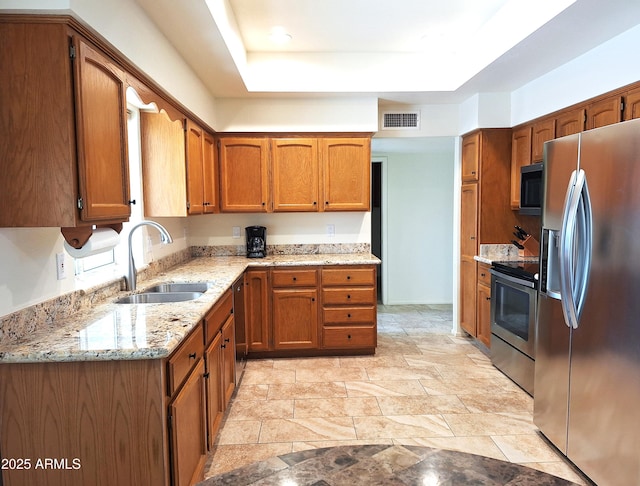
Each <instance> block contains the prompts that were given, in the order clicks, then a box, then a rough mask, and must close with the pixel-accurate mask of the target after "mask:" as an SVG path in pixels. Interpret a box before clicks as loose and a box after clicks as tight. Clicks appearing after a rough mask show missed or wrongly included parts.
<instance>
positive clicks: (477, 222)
mask: <svg viewBox="0 0 640 486" xmlns="http://www.w3.org/2000/svg"><path fill="white" fill-rule="evenodd" d="M510 175H511V129H508V128H492V129H481V130H476V131H474V132H471V133H469V134H467V135H465V136H464V137H463V138H462V181H461V182H462V187H461V201H460V202H461V206H460V327H462V329H463V330H464V331H466V332H467V333H469V334H470V335H471V336H473V337H476V338H478V340H480V341H481V342H483V343H484V344H485V345H487V346H489V344H490V329H487V326H478V325H477V321H478V318H477V317H478V315H479V312H480V310H479V307H481V308H482V309H486V302H479V299H478V262H476V261H475V260H474V256H475V255H478V254H479V251H480V244H483V243H505V242H508V241H510V240H512V239H513V237H512V235H511V233H512V232H513V227H514V225H516V224H518V220H517V215H516V213H515V212H513V211H512V210H511V198H510V185H509V179H510ZM485 294H486V292H485ZM485 294H482V297H483V298H485V299H486V297H487V296H486V295H485ZM480 304H485V305H482V306H480Z"/></svg>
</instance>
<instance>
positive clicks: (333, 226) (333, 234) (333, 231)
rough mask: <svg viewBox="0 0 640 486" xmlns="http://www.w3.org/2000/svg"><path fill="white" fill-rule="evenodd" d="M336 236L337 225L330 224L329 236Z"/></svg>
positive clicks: (328, 228) (328, 227)
mask: <svg viewBox="0 0 640 486" xmlns="http://www.w3.org/2000/svg"><path fill="white" fill-rule="evenodd" d="M335 235H336V225H335V224H328V225H327V236H328V237H329V238H333V237H334V236H335Z"/></svg>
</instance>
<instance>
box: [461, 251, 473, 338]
mask: <svg viewBox="0 0 640 486" xmlns="http://www.w3.org/2000/svg"><path fill="white" fill-rule="evenodd" d="M476 265H477V262H476V261H475V260H474V259H473V258H468V257H463V258H461V260H460V327H461V328H462V329H463V330H464V331H466V332H467V333H469V334H470V335H471V336H473V337H476V336H477V331H476V297H477V296H476V286H477V278H476V275H477V274H476V271H477V270H476Z"/></svg>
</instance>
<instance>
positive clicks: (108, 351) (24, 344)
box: [0, 253, 380, 363]
mask: <svg viewBox="0 0 640 486" xmlns="http://www.w3.org/2000/svg"><path fill="white" fill-rule="evenodd" d="M378 263H380V260H379V259H378V258H377V257H375V256H373V255H371V254H368V253H367V254H360V253H357V254H354V253H350V254H308V255H274V256H268V257H266V258H261V259H247V258H245V257H199V258H195V259H193V260H190V261H188V262H187V263H184V264H181V265H178V266H176V267H173V268H172V269H170V270H169V271H167V272H164V273H162V274H160V275H158V276H156V277H155V278H153V279H150V280H146V281H144V282H139V284H138V290H137V291H136V292H135V293H140V292H144V290H145V289H146V288H149V287H152V286H153V285H156V284H158V283H162V282H210V283H211V288H210V289H209V290H207V291H206V292H205V293H204V294H203V295H202V296H201V297H199V298H198V299H196V300H192V301H187V302H172V303H163V304H116V303H115V302H114V301H115V300H116V299H118V298H120V297H124V296H126V295H129V294H131V293H132V292H126V291H123V292H120V294H119V295H117V296H116V298H114V299H110V300H109V301H106V302H104V303H102V304H98V305H96V306H94V307H91V308H90V309H89V310H87V311H82V312H78V313H76V314H74V315H73V317H72V318H68V319H60V320H57V321H56V322H55V323H54V326H53V327H52V328H50V329H43V330H40V331H36V332H34V333H32V334H30V335H29V336H28V337H25V338H23V339H21V340H20V341H18V342H16V343H11V344H6V345H2V346H1V347H0V362H5V363H36V362H58V361H60V362H62V361H100V360H118V359H121V360H135V359H157V358H164V357H167V356H169V355H170V354H171V352H172V351H173V350H174V349H175V348H176V347H177V346H178V345H179V344H180V342H181V341H182V340H183V339H184V338H185V336H186V335H187V334H188V333H189V332H190V331H191V330H192V329H193V328H194V327H195V326H196V325H198V323H199V322H200V321H201V320H202V318H203V317H204V316H205V314H206V313H207V312H208V311H209V309H210V308H211V306H212V305H213V304H215V303H216V302H217V301H218V299H219V298H220V297H221V296H222V295H223V294H224V293H225V292H226V290H227V289H229V288H230V287H231V285H232V284H233V282H234V281H235V280H236V279H237V278H238V277H239V276H240V275H242V273H243V272H244V271H245V269H246V268H247V267H251V268H253V267H270V266H296V265H300V266H313V265H362V264H378Z"/></svg>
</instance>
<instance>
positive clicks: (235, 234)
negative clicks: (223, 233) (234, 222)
mask: <svg viewBox="0 0 640 486" xmlns="http://www.w3.org/2000/svg"><path fill="white" fill-rule="evenodd" d="M233 237H234V238H240V226H234V227H233Z"/></svg>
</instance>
